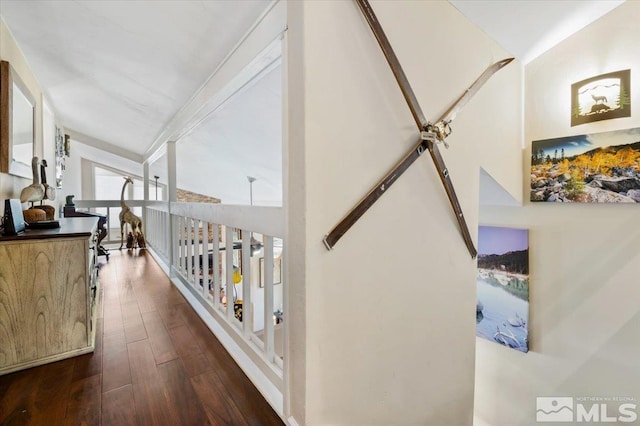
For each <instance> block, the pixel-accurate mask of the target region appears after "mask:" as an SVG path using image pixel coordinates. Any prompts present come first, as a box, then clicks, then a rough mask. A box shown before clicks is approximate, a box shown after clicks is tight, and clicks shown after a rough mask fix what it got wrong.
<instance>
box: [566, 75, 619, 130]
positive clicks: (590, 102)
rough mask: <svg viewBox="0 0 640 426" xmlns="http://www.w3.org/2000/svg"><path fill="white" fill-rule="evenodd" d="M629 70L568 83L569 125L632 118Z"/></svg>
mask: <svg viewBox="0 0 640 426" xmlns="http://www.w3.org/2000/svg"><path fill="white" fill-rule="evenodd" d="M629 74H630V70H624V71H616V72H610V73H607V74H602V75H599V76H596V77H591V78H588V79H586V80H582V81H579V82H577V83H574V84H572V85H571V126H572V127H573V126H577V125H579V124H584V123H591V122H594V121H600V120H609V119H611V118H620V117H631V87H630V77H629Z"/></svg>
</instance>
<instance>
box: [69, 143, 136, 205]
mask: <svg viewBox="0 0 640 426" xmlns="http://www.w3.org/2000/svg"><path fill="white" fill-rule="evenodd" d="M83 159H84V160H87V161H93V162H95V163H99V164H102V165H105V166H109V167H112V168H114V169H118V170H122V171H123V172H125V173H128V174H131V175H134V176H142V164H140V163H137V162H135V161H132V160H129V159H126V158H123V157H120V156H118V155H115V154H111V153H109V152H106V151H103V150H101V149H98V148H94V147H92V146H89V145H85V144H83V143H81V142H78V141H77V140H74V139H71V155H70V156H69V157H67V159H66V160H65V161H66V163H65V167H66V170H65V172H64V176H63V180H62V190H61V191H59V192H60V193H61V196H60V202H61V203H62V204H63V205H64V200H65V197H66V196H67V195H75V198H74V199H76V200H81V199H83V198H84V199H87V197H88V198H92V196H91V195H90V192H88V191H87V190H88V189H89V188H91V187H92V185H93V182H92V180H91V178H90V176H89V175H90V173H87V172H88V169H87V170H85V173H84V175H85V176H84V185H85V186H87V187H86V188H83V170H82V169H83V167H82V163H83V161H82V160H83ZM85 164H86V162H85ZM123 183H124V181H122V182H121V183H120V184H123ZM118 199H119V197H118Z"/></svg>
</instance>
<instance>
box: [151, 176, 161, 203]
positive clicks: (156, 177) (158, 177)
mask: <svg viewBox="0 0 640 426" xmlns="http://www.w3.org/2000/svg"><path fill="white" fill-rule="evenodd" d="M153 178H154V179H155V180H156V201H158V179H160V176H154V177H153Z"/></svg>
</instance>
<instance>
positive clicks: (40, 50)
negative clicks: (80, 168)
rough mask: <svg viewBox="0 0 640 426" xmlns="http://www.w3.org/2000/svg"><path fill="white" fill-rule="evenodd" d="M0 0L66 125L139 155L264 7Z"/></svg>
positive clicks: (253, 2) (264, 1)
mask: <svg viewBox="0 0 640 426" xmlns="http://www.w3.org/2000/svg"><path fill="white" fill-rule="evenodd" d="M269 3H270V1H269V0H243V1H241V2H237V1H223V0H216V1H207V0H203V1H170V0H163V1H118V0H106V1H101V0H91V1H12V0H2V1H0V11H1V13H2V17H3V19H4V21H5V23H6V24H7V26H8V27H9V29H10V30H11V32H12V33H13V35H14V37H15V39H16V40H17V43H18V45H19V46H20V48H21V49H22V51H23V53H24V55H25V56H26V58H27V61H28V62H29V65H30V66H31V68H32V70H33V72H34V74H35V75H36V77H37V78H38V81H39V82H40V84H41V85H42V87H43V88H44V91H45V93H46V95H47V97H48V99H49V101H50V102H51V103H52V104H53V107H54V109H55V111H56V115H57V117H58V118H59V119H60V120H61V122H62V123H63V124H64V126H65V127H66V128H68V129H72V130H74V131H76V132H79V133H82V134H85V135H88V136H90V137H92V138H96V139H99V140H102V141H107V142H108V143H110V144H113V145H116V146H119V147H121V148H125V149H127V150H129V151H131V152H133V153H136V154H140V155H141V154H143V153H144V152H145V151H146V149H147V148H148V147H149V146H150V145H151V144H152V142H153V141H154V139H155V138H156V136H157V135H158V134H159V133H160V131H161V130H162V129H163V128H164V127H165V125H166V124H167V122H168V121H169V120H170V119H171V118H172V117H173V116H174V114H175V113H176V112H177V111H178V110H179V109H180V108H181V107H182V106H183V105H184V104H185V103H186V102H187V101H188V100H189V98H190V97H191V96H192V95H193V94H194V93H195V91H196V90H197V89H198V88H199V87H200V86H201V85H202V83H203V82H204V81H205V80H206V78H207V77H208V76H209V75H210V74H211V73H212V72H213V70H215V68H216V67H217V66H218V65H219V64H220V62H221V61H222V60H223V59H224V57H225V56H226V55H227V54H228V53H229V52H230V51H231V50H232V48H233V47H234V46H235V45H236V43H238V41H239V40H240V38H241V37H242V36H243V35H244V34H245V33H246V32H247V31H248V30H249V28H250V27H251V25H252V24H253V23H254V22H255V21H256V20H257V19H258V17H259V16H260V15H261V14H262V13H263V11H264V10H265V9H266V8H267V6H268V5H269Z"/></svg>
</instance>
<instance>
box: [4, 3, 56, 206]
mask: <svg viewBox="0 0 640 426" xmlns="http://www.w3.org/2000/svg"><path fill="white" fill-rule="evenodd" d="M0 59H2V60H3V61H8V62H9V64H10V65H11V66H12V67H13V68H14V70H15V71H16V73H17V74H18V75H19V76H20V78H21V79H22V81H23V82H24V84H25V85H26V86H27V88H28V89H29V91H30V92H31V94H32V95H33V97H34V99H35V100H36V114H35V130H36V131H35V152H36V155H38V156H39V157H40V158H42V154H43V152H45V150H44V148H43V142H42V91H41V89H40V85H39V84H38V81H37V80H36V77H35V76H34V75H33V73H32V72H31V68H30V67H29V64H28V63H27V60H26V59H25V57H24V55H23V53H22V51H21V50H20V48H19V47H18V45H17V44H16V41H15V39H14V38H13V35H12V34H11V32H10V31H9V29H8V28H7V26H6V25H5V23H4V21H3V20H2V15H0ZM47 158H48V157H47ZM53 164H54V165H55V162H54V163H53ZM31 183H32V182H31V179H24V178H21V177H16V176H12V175H9V174H5V173H0V201H2V200H4V199H5V198H20V191H22V189H23V188H24V187H25V186H27V185H30V184H31ZM25 206H26V204H25ZM0 212H1V213H4V203H3V202H2V203H0Z"/></svg>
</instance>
